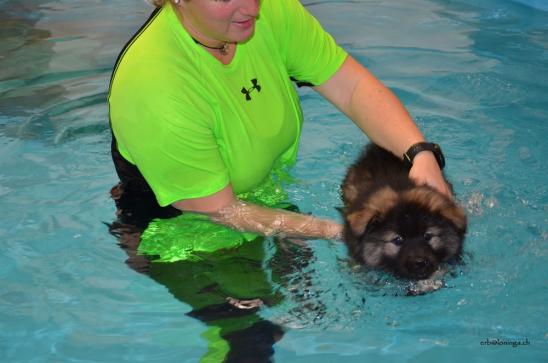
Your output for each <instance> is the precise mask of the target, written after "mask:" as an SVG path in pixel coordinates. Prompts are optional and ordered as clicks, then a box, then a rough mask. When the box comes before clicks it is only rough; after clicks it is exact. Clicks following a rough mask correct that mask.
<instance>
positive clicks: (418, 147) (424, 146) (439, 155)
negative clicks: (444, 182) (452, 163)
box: [403, 142, 445, 169]
mask: <svg viewBox="0 0 548 363" xmlns="http://www.w3.org/2000/svg"><path fill="white" fill-rule="evenodd" d="M422 151H430V152H432V153H433V154H434V156H435V157H436V161H437V162H438V165H439V167H440V169H443V168H444V167H445V157H444V156H443V152H442V151H441V148H440V146H439V145H438V144H434V143H433V142H418V143H416V144H414V145H412V146H411V147H410V148H409V149H408V150H407V151H406V152H405V154H403V160H404V161H405V162H406V163H407V164H408V165H409V166H412V165H413V159H414V158H415V156H417V154H418V153H420V152H422Z"/></svg>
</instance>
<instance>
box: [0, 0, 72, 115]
mask: <svg viewBox="0 0 548 363" xmlns="http://www.w3.org/2000/svg"><path fill="white" fill-rule="evenodd" d="M46 2H47V1H45V0H43V1H40V0H38V1H29V0H22V1H11V2H7V1H3V2H0V110H1V112H0V113H1V114H4V115H6V114H16V115H21V114H24V113H25V112H26V111H28V110H30V109H34V108H37V107H40V106H42V105H44V104H46V103H47V102H48V101H50V100H52V99H55V98H56V97H58V96H59V95H60V94H61V93H62V91H63V89H64V88H63V87H61V86H59V85H56V84H52V85H50V86H48V87H46V88H42V89H41V91H40V92H34V91H33V90H29V89H26V88H25V86H27V84H28V83H29V82H30V81H31V80H32V79H34V78H36V77H39V76H40V75H42V74H44V73H45V72H46V70H47V69H48V65H49V62H50V60H51V58H52V57H53V54H54V51H53V49H52V48H53V43H51V42H49V41H48V39H49V38H50V37H51V32H50V31H49V30H45V29H40V28H38V27H37V25H36V24H37V22H38V21H39V19H40V17H41V16H42V14H41V12H40V6H41V5H43V4H44V3H46ZM21 60H25V61H24V62H22V61H21ZM14 105H17V107H14Z"/></svg>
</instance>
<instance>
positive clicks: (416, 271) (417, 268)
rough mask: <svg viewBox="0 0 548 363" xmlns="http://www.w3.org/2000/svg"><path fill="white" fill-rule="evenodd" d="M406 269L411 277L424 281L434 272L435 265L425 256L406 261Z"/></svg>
mask: <svg viewBox="0 0 548 363" xmlns="http://www.w3.org/2000/svg"><path fill="white" fill-rule="evenodd" d="M406 267H407V271H409V275H410V276H411V277H413V278H417V279H425V278H428V277H429V276H430V275H431V274H432V273H433V272H434V271H435V270H436V268H437V265H436V263H435V261H433V260H431V259H430V258H428V257H427V256H413V257H410V258H409V259H408V260H407V263H406Z"/></svg>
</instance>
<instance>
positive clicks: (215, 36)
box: [179, 0, 259, 43]
mask: <svg viewBox="0 0 548 363" xmlns="http://www.w3.org/2000/svg"><path fill="white" fill-rule="evenodd" d="M179 6H180V8H181V13H182V16H183V24H184V25H185V27H186V28H187V30H188V31H189V32H190V33H191V34H192V35H193V36H197V37H199V38H200V40H203V41H221V42H230V43H232V42H235V43H242V42H245V41H247V40H248V39H249V38H251V36H252V35H253V32H254V31H255V20H256V18H257V16H258V14H259V0H189V1H181V2H180V5H179Z"/></svg>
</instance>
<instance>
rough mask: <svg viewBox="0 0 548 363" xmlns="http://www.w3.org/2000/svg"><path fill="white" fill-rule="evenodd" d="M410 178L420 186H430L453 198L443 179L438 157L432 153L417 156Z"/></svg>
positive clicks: (423, 152) (421, 153)
mask: <svg viewBox="0 0 548 363" xmlns="http://www.w3.org/2000/svg"><path fill="white" fill-rule="evenodd" d="M409 177H410V178H411V179H413V180H415V181H416V182H417V183H419V184H426V185H429V186H431V187H432V188H434V189H436V190H438V191H439V192H441V193H442V194H444V195H446V196H448V197H449V198H453V194H452V192H451V188H449V186H448V185H447V183H446V181H445V178H444V177H443V174H442V172H441V170H440V167H439V166H438V162H437V161H436V157H435V156H434V154H432V153H431V152H430V151H422V152H420V153H418V154H417V155H416V156H415V158H414V159H413V166H412V167H411V170H410V171H409Z"/></svg>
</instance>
